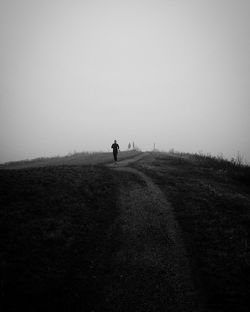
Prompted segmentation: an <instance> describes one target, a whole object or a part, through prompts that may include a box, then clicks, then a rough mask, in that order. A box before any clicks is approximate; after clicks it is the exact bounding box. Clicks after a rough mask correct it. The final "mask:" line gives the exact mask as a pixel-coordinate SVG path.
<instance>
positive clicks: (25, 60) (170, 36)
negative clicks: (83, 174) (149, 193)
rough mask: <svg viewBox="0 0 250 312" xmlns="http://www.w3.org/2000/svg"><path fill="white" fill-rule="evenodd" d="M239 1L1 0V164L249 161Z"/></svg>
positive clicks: (244, 8) (249, 107)
mask: <svg viewBox="0 0 250 312" xmlns="http://www.w3.org/2000/svg"><path fill="white" fill-rule="evenodd" d="M249 13H250V2H249V1H248V0H235V1H230V0H152V1H147V0H142V1H138V0H126V1H120V0H89V1H87V0H68V1H64V0H40V1H39V0H21V1H20V0H0V162H5V161H11V160H19V159H25V158H34V157H40V156H52V155H65V154H67V153H69V152H73V151H84V150H85V151H107V150H110V145H111V144H112V142H113V140H114V139H116V140H117V141H118V143H119V144H120V147H121V149H122V150H125V149H126V148H127V146H128V143H129V142H131V143H132V141H134V142H135V143H136V144H137V145H138V146H139V147H140V148H141V149H143V150H148V149H152V148H153V144H154V142H155V143H156V148H158V149H160V150H169V149H171V148H174V149H175V150H179V151H183V152H198V151H203V152H204V153H212V154H214V155H218V154H219V153H223V154H224V156H225V157H229V158H231V157H232V156H236V154H237V152H238V151H239V152H240V153H241V154H242V155H244V157H245V159H246V160H248V161H250V144H249V133H250V103H249V99H250V58H249V56H250V19H249V16H250V14H249Z"/></svg>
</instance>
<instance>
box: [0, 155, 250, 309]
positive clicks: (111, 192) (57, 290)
mask: <svg viewBox="0 0 250 312" xmlns="http://www.w3.org/2000/svg"><path fill="white" fill-rule="evenodd" d="M123 155H124V157H128V156H129V153H124V154H123ZM110 156H112V154H111V155H110V154H109V155H108V156H107V157H110ZM98 157H99V158H98V161H101V156H100V155H98ZM109 159H110V158H109ZM111 159H112V158H111ZM46 161H47V160H46ZM79 161H82V162H83V158H81V159H79ZM98 161H97V162H98ZM31 163H32V162H31ZM31 163H30V164H31ZM45 163H46V162H45ZM45 163H43V165H41V166H39V167H37V168H23V169H17V167H15V166H13V167H9V168H15V169H16V170H6V166H5V167H4V168H5V169H4V170H0V235H1V241H0V260H1V262H0V263H1V276H0V280H1V283H0V287H1V305H2V306H1V307H0V308H1V311H19V310H21V309H22V308H24V309H25V310H26V311H32V312H33V311H52V310H53V311H57V310H58V311H59V310H60V311H116V310H115V308H114V306H113V305H111V306H110V305H109V304H110V303H107V302H106V300H107V296H106V294H107V289H109V291H111V292H112V291H114V293H116V294H118V295H117V296H118V298H121V300H122V298H123V294H124V293H127V295H128V297H131V298H134V299H133V300H136V296H135V295H134V296H133V295H132V294H133V285H135V284H136V283H137V284H138V285H139V284H140V283H141V284H140V285H143V287H141V289H142V291H145V293H148V294H150V293H154V295H155V296H156V297H155V298H154V300H155V301H156V302H157V298H158V297H157V296H164V294H163V293H159V294H158V295H157V290H154V291H152V292H151V289H150V287H151V286H150V285H158V280H159V279H160V276H159V275H155V276H154V275H153V274H152V275H150V276H148V279H146V278H145V274H144V273H142V272H144V270H143V268H141V271H133V270H136V269H135V268H134V267H130V268H129V267H125V268H123V271H124V272H121V268H120V267H119V266H114V263H115V261H114V255H117V253H118V254H119V252H120V250H122V248H123V241H122V235H121V229H122V227H123V220H121V216H120V207H119V205H118V203H119V201H118V199H119V198H120V189H121V187H122V186H123V189H124V186H125V189H126V185H129V186H130V187H132V188H133V185H135V186H136V185H137V186H138V184H140V183H142V181H141V180H140V179H139V177H138V178H137V176H136V175H134V174H129V173H126V172H117V171H113V170H111V169H109V168H106V167H104V166H99V165H98V166H96V165H91V166H90V165H84V166H82V165H77V162H75V163H74V165H59V163H57V166H52V163H51V162H48V163H47V164H48V166H46V165H45ZM26 165H27V164H24V167H25V166H26ZM32 166H33V164H32ZM130 166H134V167H136V168H137V169H139V170H141V171H143V172H144V173H146V174H147V176H149V177H151V179H152V180H153V181H154V183H155V184H157V185H158V186H159V187H160V188H161V190H162V191H163V192H164V194H165V196H166V198H167V199H168V201H169V202H170V203H171V204H172V206H173V208H174V211H175V213H176V217H177V220H178V222H179V224H180V227H181V230H182V233H183V241H184V245H185V247H186V249H187V252H188V257H189V260H190V263H191V266H192V274H193V277H194V278H195V283H196V288H197V289H198V290H200V294H201V295H202V296H203V299H204V300H205V302H206V304H207V307H208V311H216V312H219V311H223V312H224V311H227V312H233V311H235V312H236V311H237V312H243V311H244V312H246V311H249V308H250V297H249V294H248V289H249V285H250V269H249V267H250V253H249V251H250V250H249V248H250V247H249V232H250V230H249V229H250V187H249V186H250V168H249V167H244V166H238V165H236V164H234V163H231V162H228V161H224V160H222V159H215V158H211V157H205V156H197V155H189V154H164V153H151V154H147V155H146V157H145V158H144V159H141V160H139V161H138V162H136V163H134V164H130ZM137 179H138V180H137ZM142 217H143V216H142ZM138 239H141V238H138ZM159 240H160V241H161V242H164V241H165V238H164V237H160V236H159ZM137 243H138V242H137ZM142 245H143V242H142ZM145 248H146V246H145ZM156 269H157V265H156ZM126 272H130V277H131V280H130V283H129V284H128V285H130V286H129V287H130V288H129V289H128V287H127V284H126V283H122V280H123V279H124V275H125V274H127V273H126ZM133 276H134V279H133ZM111 277H112V280H113V281H119V283H120V284H119V283H118V285H121V286H120V287H121V288H119V289H114V290H112V287H111V286H110V282H109V281H110V278H111ZM137 279H140V280H138V281H137ZM120 281H121V282H120ZM108 285H109V286H108ZM163 286H164V285H162V289H165V288H164V287H163ZM165 286H166V285H165ZM105 287H106V288H105ZM107 287H109V288H107ZM122 287H124V289H122ZM166 287H167V286H166ZM110 289H111V290H110ZM166 296H167V294H166ZM109 298H111V299H112V298H113V297H112V293H109ZM131 300H132V299H131ZM131 304H134V305H135V302H134V301H133V302H131ZM119 306H120V307H122V306H123V307H126V306H127V307H129V306H130V303H128V302H126V304H125V303H124V304H122V302H119ZM135 306H136V305H135ZM112 307H113V308H112ZM112 309H113V310H112ZM123 311H126V309H125V308H124V310H123ZM140 311H141V310H140ZM155 311H156V310H155ZM171 311H175V310H174V309H173V310H171ZM180 312H181V311H180ZM190 312H191V311H190ZM192 312H193V311H192Z"/></svg>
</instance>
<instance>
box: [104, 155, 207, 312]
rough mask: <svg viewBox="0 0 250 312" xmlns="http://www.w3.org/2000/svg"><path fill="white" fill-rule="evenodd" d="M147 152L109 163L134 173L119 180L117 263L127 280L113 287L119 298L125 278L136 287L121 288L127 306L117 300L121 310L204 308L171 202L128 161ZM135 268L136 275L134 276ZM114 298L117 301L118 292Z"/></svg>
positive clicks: (114, 167) (183, 310)
mask: <svg viewBox="0 0 250 312" xmlns="http://www.w3.org/2000/svg"><path fill="white" fill-rule="evenodd" d="M147 157H150V155H149V153H143V154H140V155H139V156H136V157H134V158H132V159H127V160H123V161H121V162H118V163H117V164H113V165H108V167H110V168H111V169H114V170H118V171H121V172H126V173H129V174H132V175H135V176H136V179H133V178H132V179H131V184H130V183H129V184H125V185H123V183H121V185H120V198H119V207H120V209H121V214H120V219H119V220H118V223H119V224H120V226H121V231H122V237H123V242H122V248H121V249H120V250H119V252H117V254H116V255H115V263H116V266H117V267H120V268H123V271H124V273H123V274H122V278H121V279H122V280H123V281H119V283H118V284H117V282H116V283H115V284H114V285H112V291H113V292H114V290H115V289H116V288H117V298H118V297H119V296H120V295H119V291H118V289H119V287H121V283H122V285H123V286H122V287H128V288H129V286H128V285H130V284H131V283H133V284H134V286H133V287H134V288H133V293H131V291H130V292H129V291H128V292H127V293H126V292H125V293H123V295H122V296H123V297H124V300H126V302H129V304H128V306H127V307H126V305H125V306H123V307H124V310H123V308H122V306H119V304H118V306H117V311H126V310H127V309H128V308H130V309H131V311H180V312H185V311H190V312H191V311H192V312H195V311H204V310H203V308H202V307H201V305H200V303H199V300H198V296H197V293H196V291H195V288H194V284H193V282H192V278H191V272H190V268H189V261H188V258H187V256H186V252H185V249H184V246H183V242H182V237H181V231H180V228H179V225H178V223H177V221H176V219H175V215H174V211H173V209H172V206H171V204H170V203H169V202H168V201H167V199H166V198H165V196H164V194H163V193H162V191H161V190H160V189H159V187H158V186H156V185H155V184H154V183H153V181H152V180H151V179H150V178H149V177H148V176H146V175H145V174H144V173H142V172H140V171H139V170H137V169H134V168H130V167H128V165H129V164H131V163H132V162H136V161H144V160H145V161H146V158H147ZM138 178H139V179H138ZM135 181H137V182H135ZM138 181H139V182H138ZM136 272H137V273H136ZM138 272H140V273H138ZM133 274H134V278H132V277H131V275H133ZM131 281H132V282H131ZM148 288H151V289H148ZM112 300H113V301H114V303H115V302H116V300H115V298H113V299H112ZM119 300H120V299H119ZM116 304H117V303H116ZM123 304H124V303H123ZM131 304H132V308H131V306H129V305H131Z"/></svg>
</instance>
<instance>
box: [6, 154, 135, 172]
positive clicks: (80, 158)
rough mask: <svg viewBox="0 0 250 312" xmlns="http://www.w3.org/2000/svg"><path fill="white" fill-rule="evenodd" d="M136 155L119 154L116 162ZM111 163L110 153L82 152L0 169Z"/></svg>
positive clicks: (18, 163) (21, 162) (20, 162)
mask: <svg viewBox="0 0 250 312" xmlns="http://www.w3.org/2000/svg"><path fill="white" fill-rule="evenodd" d="M138 154H140V152H138V151H135V150H131V151H124V152H119V154H118V160H122V159H126V158H130V157H134V156H136V155H138ZM111 162H113V154H112V152H110V153H104V152H94V153H89V152H82V153H74V154H72V155H68V156H62V157H59V156H57V157H48V158H46V157H43V158H36V159H31V160H22V161H13V162H9V163H5V164H2V165H0V169H21V168H34V167H47V166H62V165H68V166H70V165H78V166H79V165H97V164H104V163H105V164H106V163H111Z"/></svg>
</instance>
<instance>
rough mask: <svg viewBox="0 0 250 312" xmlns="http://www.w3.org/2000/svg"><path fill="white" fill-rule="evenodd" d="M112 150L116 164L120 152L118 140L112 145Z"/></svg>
mask: <svg viewBox="0 0 250 312" xmlns="http://www.w3.org/2000/svg"><path fill="white" fill-rule="evenodd" d="M111 148H113V155H114V161H115V162H116V161H117V154H118V150H119V145H118V144H117V143H116V140H115V141H114V143H113V144H112V146H111Z"/></svg>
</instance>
